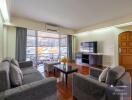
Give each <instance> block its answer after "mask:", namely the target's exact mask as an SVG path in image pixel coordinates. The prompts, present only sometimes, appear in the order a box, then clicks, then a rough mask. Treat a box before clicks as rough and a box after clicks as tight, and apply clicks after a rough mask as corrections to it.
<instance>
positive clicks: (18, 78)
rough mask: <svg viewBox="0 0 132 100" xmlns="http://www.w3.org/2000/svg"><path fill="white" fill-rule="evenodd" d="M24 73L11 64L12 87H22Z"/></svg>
mask: <svg viewBox="0 0 132 100" xmlns="http://www.w3.org/2000/svg"><path fill="white" fill-rule="evenodd" d="M22 79H23V73H22V71H21V70H20V68H19V67H17V66H16V65H14V64H11V67H10V81H11V85H12V86H20V85H22Z"/></svg>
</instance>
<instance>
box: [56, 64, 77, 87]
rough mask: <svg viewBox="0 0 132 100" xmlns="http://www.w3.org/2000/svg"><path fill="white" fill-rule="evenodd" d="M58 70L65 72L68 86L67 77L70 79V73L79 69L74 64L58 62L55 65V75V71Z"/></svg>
mask: <svg viewBox="0 0 132 100" xmlns="http://www.w3.org/2000/svg"><path fill="white" fill-rule="evenodd" d="M56 70H58V71H60V72H62V73H63V74H65V82H66V86H67V79H68V74H71V73H74V72H77V71H78V69H77V68H76V67H75V66H72V65H70V66H69V65H67V64H65V65H64V64H57V65H54V75H55V71H56Z"/></svg>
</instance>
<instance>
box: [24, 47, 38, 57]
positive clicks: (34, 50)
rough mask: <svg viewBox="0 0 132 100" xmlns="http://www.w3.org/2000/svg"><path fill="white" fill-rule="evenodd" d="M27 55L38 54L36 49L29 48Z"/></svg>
mask: <svg viewBox="0 0 132 100" xmlns="http://www.w3.org/2000/svg"><path fill="white" fill-rule="evenodd" d="M26 52H27V54H34V55H35V54H36V47H27V51H26Z"/></svg>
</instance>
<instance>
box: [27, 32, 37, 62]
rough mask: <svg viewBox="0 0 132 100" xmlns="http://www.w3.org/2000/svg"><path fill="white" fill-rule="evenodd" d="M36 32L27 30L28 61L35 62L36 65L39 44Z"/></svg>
mask: <svg viewBox="0 0 132 100" xmlns="http://www.w3.org/2000/svg"><path fill="white" fill-rule="evenodd" d="M36 41H37V38H36V31H34V30H27V48H26V60H27V61H29V60H31V61H33V63H34V64H36V63H37V52H36V50H37V48H36V47H37V44H36Z"/></svg>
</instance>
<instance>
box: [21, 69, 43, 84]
mask: <svg viewBox="0 0 132 100" xmlns="http://www.w3.org/2000/svg"><path fill="white" fill-rule="evenodd" d="M42 79H44V77H43V76H42V75H41V73H40V72H39V71H37V72H32V73H30V74H25V75H24V76H23V81H22V84H28V83H32V82H35V81H39V80H42Z"/></svg>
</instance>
